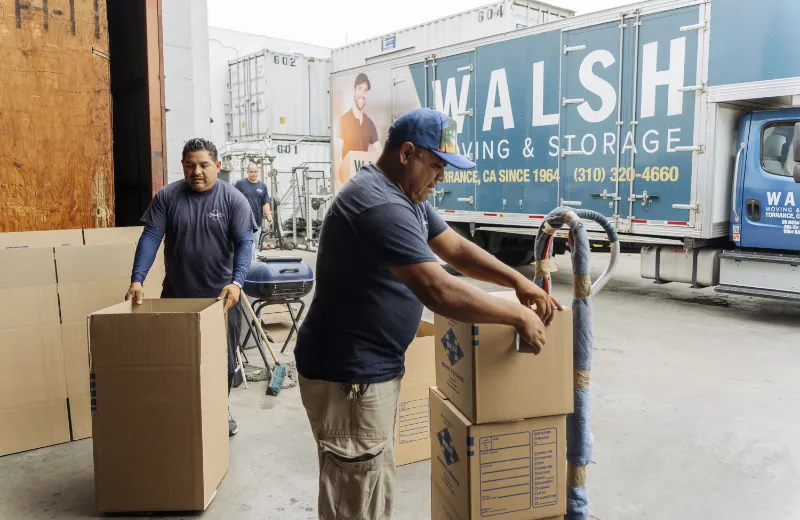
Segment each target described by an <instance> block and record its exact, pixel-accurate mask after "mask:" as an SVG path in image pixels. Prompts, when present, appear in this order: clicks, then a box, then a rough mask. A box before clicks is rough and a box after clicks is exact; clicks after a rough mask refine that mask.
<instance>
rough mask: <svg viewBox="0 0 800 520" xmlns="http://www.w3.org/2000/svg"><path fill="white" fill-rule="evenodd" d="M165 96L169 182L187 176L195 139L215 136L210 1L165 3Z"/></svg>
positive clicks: (184, 0)
mask: <svg viewBox="0 0 800 520" xmlns="http://www.w3.org/2000/svg"><path fill="white" fill-rule="evenodd" d="M162 20H163V33H164V96H165V98H166V100H165V104H166V109H167V114H166V126H167V161H168V164H167V170H168V173H169V181H170V182H172V181H175V180H178V179H181V178H182V177H183V171H182V168H181V162H180V160H181V154H182V151H183V145H184V143H185V142H186V141H187V140H189V139H191V138H193V137H202V138H205V139H208V138H209V137H211V124H210V114H209V112H210V108H211V95H210V76H209V72H210V67H209V56H208V7H207V5H206V0H163V4H162Z"/></svg>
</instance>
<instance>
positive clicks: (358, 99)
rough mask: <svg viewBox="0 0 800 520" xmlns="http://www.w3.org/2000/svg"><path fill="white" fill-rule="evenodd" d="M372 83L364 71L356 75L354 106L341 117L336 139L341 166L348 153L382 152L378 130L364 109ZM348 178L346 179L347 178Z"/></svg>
mask: <svg viewBox="0 0 800 520" xmlns="http://www.w3.org/2000/svg"><path fill="white" fill-rule="evenodd" d="M371 89H372V83H371V82H370V80H369V77H368V76H367V75H366V74H364V73H363V72H362V73H360V74H359V75H358V76H356V81H355V84H354V85H353V107H352V108H351V109H350V110H348V111H347V112H345V113H344V114H343V115H342V116H341V117H340V118H339V137H337V138H336V139H335V140H334V146H335V149H336V153H337V157H338V159H339V162H338V164H339V168H340V169H341V164H342V160H343V159H344V158H345V157H347V154H348V153H350V152H352V151H356V152H376V153H380V152H381V149H382V148H381V144H380V141H379V139H378V130H377V129H376V128H375V123H373V122H372V119H370V118H369V116H368V115H367V114H366V112H365V111H364V108H365V107H366V106H367V98H368V96H369V91H370V90H371ZM345 180H346V179H345Z"/></svg>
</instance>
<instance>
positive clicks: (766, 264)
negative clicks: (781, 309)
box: [716, 251, 800, 302]
mask: <svg viewBox="0 0 800 520" xmlns="http://www.w3.org/2000/svg"><path fill="white" fill-rule="evenodd" d="M716 291H717V292H719V293H725V294H736V295H740V296H757V297H760V298H770V299H776V300H786V301H797V302H800V255H787V254H778V253H763V252H757V251H724V252H723V253H722V254H721V255H720V285H719V286H717V287H716Z"/></svg>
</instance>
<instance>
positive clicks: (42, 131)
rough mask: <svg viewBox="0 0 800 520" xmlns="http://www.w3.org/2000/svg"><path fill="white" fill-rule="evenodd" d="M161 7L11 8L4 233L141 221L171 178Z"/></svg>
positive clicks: (3, 108) (10, 4) (3, 8)
mask: <svg viewBox="0 0 800 520" xmlns="http://www.w3.org/2000/svg"><path fill="white" fill-rule="evenodd" d="M170 1H174V0H170ZM161 3H162V0H147V1H146V2H111V3H110V4H109V5H107V4H106V1H104V0H73V1H70V2H69V3H68V6H65V5H66V2H47V1H43V0H32V1H30V2H22V1H14V0H0V12H3V13H5V18H4V22H5V24H4V26H3V30H2V31H0V60H2V63H3V67H4V68H5V70H6V71H13V74H10V73H7V74H3V75H0V136H2V138H1V139H0V156H2V157H3V160H2V161H0V207H2V208H3V217H2V219H0V232H5V231H39V230H55V229H70V228H72V229H75V228H92V227H108V226H113V225H115V223H116V224H121V225H124V224H125V223H127V222H131V221H136V220H138V218H139V216H140V215H141V212H142V211H143V209H142V208H143V207H144V206H146V204H147V203H149V201H150V199H151V197H152V193H153V192H154V191H155V190H157V189H158V188H159V187H160V186H161V185H162V184H163V182H164V179H165V170H164V148H165V143H164V118H163V114H164V90H163V82H162V77H163V60H162V53H161ZM62 4H64V5H62ZM112 56H113V59H112ZM112 114H113V120H112Z"/></svg>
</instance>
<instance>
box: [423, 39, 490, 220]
mask: <svg viewBox="0 0 800 520" xmlns="http://www.w3.org/2000/svg"><path fill="white" fill-rule="evenodd" d="M474 57H475V53H474V52H468V53H464V54H458V55H455V56H448V57H445V58H437V59H436V60H435V62H429V76H428V79H429V84H430V90H429V95H428V106H430V107H432V108H435V109H436V110H439V111H440V112H444V113H445V114H447V115H448V116H450V117H452V118H453V119H455V120H456V122H457V123H458V147H459V150H460V151H461V153H462V154H463V155H465V156H471V157H473V158H474V157H475V151H474V150H473V146H474V141H475V115H474V114H475V81H474V69H475V63H474ZM431 64H433V66H432V67H430V65H431ZM477 183H478V176H477V173H476V172H475V171H467V172H464V171H459V170H456V169H454V168H452V167H449V166H448V167H447V168H445V180H444V182H441V183H439V185H438V187H437V189H436V194H435V199H436V201H435V205H436V207H437V208H438V209H444V210H456V211H473V210H474V209H475V206H476V203H477V202H476V200H475V198H476V185H477Z"/></svg>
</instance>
